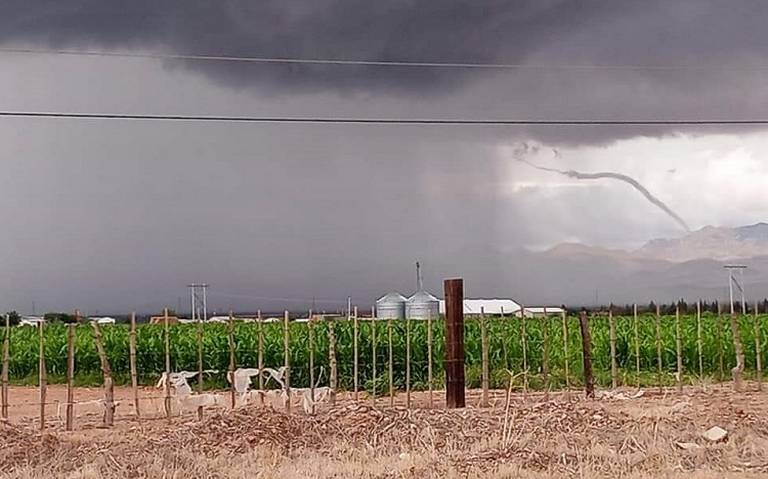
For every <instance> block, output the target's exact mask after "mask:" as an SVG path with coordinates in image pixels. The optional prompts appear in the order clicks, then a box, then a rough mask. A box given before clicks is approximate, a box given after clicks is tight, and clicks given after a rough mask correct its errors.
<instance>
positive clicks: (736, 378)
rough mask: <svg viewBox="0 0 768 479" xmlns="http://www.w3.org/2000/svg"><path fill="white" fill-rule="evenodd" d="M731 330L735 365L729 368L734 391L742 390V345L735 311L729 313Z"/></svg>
mask: <svg viewBox="0 0 768 479" xmlns="http://www.w3.org/2000/svg"><path fill="white" fill-rule="evenodd" d="M731 331H732V334H733V350H734V352H735V353H736V366H735V367H733V368H731V375H732V376H733V389H734V391H736V392H739V391H742V390H743V389H744V388H743V381H742V373H743V372H744V347H743V345H742V342H741V328H740V327H739V320H738V319H737V317H736V313H731Z"/></svg>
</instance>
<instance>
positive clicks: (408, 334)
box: [405, 318, 411, 409]
mask: <svg viewBox="0 0 768 479" xmlns="http://www.w3.org/2000/svg"><path fill="white" fill-rule="evenodd" d="M405 407H406V408H408V409H410V408H411V320H410V319H409V318H405Z"/></svg>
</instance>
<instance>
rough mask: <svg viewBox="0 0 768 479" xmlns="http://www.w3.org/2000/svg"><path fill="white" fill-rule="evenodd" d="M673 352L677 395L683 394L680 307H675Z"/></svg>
mask: <svg viewBox="0 0 768 479" xmlns="http://www.w3.org/2000/svg"><path fill="white" fill-rule="evenodd" d="M675 352H676V355H677V373H676V374H675V386H676V387H677V392H678V394H682V392H683V339H682V334H681V332H680V305H676V306H675Z"/></svg>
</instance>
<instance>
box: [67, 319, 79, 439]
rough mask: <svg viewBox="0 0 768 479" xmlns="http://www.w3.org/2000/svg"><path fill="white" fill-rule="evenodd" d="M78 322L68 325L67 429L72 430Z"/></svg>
mask: <svg viewBox="0 0 768 479" xmlns="http://www.w3.org/2000/svg"><path fill="white" fill-rule="evenodd" d="M76 327H77V323H75V324H68V325H67V415H66V426H65V428H66V430H67V431H71V430H72V423H73V419H74V414H73V413H74V411H73V407H74V402H75V388H74V379H75V328H76Z"/></svg>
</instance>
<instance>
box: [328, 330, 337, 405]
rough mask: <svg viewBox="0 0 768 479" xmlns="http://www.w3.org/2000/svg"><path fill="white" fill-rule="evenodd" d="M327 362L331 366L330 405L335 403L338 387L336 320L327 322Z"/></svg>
mask: <svg viewBox="0 0 768 479" xmlns="http://www.w3.org/2000/svg"><path fill="white" fill-rule="evenodd" d="M328 356H329V357H328V362H329V365H330V368H331V371H330V373H329V385H330V387H331V405H333V406H335V405H336V388H337V387H338V383H337V381H338V372H337V367H336V320H335V319H331V320H330V323H328Z"/></svg>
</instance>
